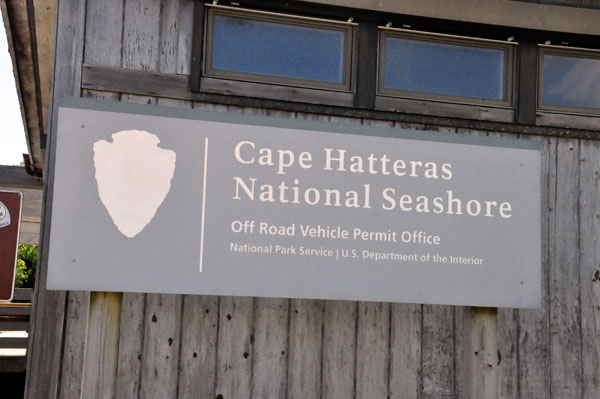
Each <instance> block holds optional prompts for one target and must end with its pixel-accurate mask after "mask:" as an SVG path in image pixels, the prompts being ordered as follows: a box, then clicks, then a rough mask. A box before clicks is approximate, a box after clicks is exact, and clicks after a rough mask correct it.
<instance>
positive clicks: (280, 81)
mask: <svg viewBox="0 0 600 399" xmlns="http://www.w3.org/2000/svg"><path fill="white" fill-rule="evenodd" d="M205 7H206V8H207V12H206V20H205V24H204V25H205V26H204V35H203V36H204V45H203V57H202V68H201V69H202V78H203V79H204V78H208V79H204V80H205V81H206V82H205V83H207V84H206V85H202V82H201V86H206V87H202V88H203V89H204V88H206V89H208V90H209V91H212V90H217V91H219V90H221V89H222V87H221V86H222V85H220V84H219V82H218V81H217V80H225V81H236V82H240V85H241V87H242V88H244V89H245V90H250V91H251V92H253V91H255V90H252V89H256V90H258V91H260V90H264V89H266V88H269V89H272V88H274V87H277V86H286V87H290V88H297V89H298V90H294V91H293V93H295V94H300V97H301V98H302V97H309V96H310V94H312V91H313V90H321V91H328V92H338V93H341V94H342V93H350V94H353V93H354V92H355V90H356V89H355V88H356V58H357V57H356V53H357V48H356V46H357V40H356V36H357V34H356V31H357V30H358V29H356V28H357V26H358V24H357V23H354V22H350V21H348V22H346V21H336V20H329V19H322V18H312V17H304V16H300V15H291V14H283V13H276V12H270V11H259V10H252V9H245V8H238V7H228V6H220V5H216V4H205ZM215 15H225V16H232V17H238V18H244V19H250V20H255V21H264V22H273V23H282V24H287V25H294V26H302V27H313V28H322V29H323V28H325V29H330V30H339V31H341V32H343V33H344V56H343V71H342V83H334V82H325V81H319V80H311V79H301V78H290V77H283V76H276V75H268V74H264V75H263V74H255V73H250V72H240V71H228V70H221V69H216V68H213V67H212V49H213V41H212V38H213V37H214V17H215ZM277 93H280V95H285V94H286V93H290V91H289V90H285V89H282V90H277V89H275V90H274V93H273V94H275V97H274V98H277V97H278V96H277ZM303 94H304V95H303Z"/></svg>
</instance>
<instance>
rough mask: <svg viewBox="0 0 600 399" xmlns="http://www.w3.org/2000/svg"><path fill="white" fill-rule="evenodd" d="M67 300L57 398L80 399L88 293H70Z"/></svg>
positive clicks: (88, 301)
mask: <svg viewBox="0 0 600 399" xmlns="http://www.w3.org/2000/svg"><path fill="white" fill-rule="evenodd" d="M67 298H68V300H67V321H66V324H65V335H64V338H63V340H64V349H63V356H62V374H61V380H60V388H59V389H60V391H59V392H60V393H59V397H60V398H61V399H63V398H64V399H78V398H79V397H81V389H82V385H83V373H82V370H83V359H84V352H85V340H86V336H87V321H88V311H89V306H90V293H89V292H84V291H70V292H69V293H68V296H67Z"/></svg>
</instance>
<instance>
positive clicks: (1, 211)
mask: <svg viewBox="0 0 600 399" xmlns="http://www.w3.org/2000/svg"><path fill="white" fill-rule="evenodd" d="M22 202H23V196H22V194H21V193H20V192H18V191H0V301H10V300H11V299H12V296H13V290H14V287H15V271H16V270H15V269H16V265H17V251H18V248H19V227H20V225H21V205H22Z"/></svg>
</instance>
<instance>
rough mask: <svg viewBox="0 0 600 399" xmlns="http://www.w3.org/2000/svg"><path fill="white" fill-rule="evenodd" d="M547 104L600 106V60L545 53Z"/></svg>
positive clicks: (545, 92) (545, 101)
mask: <svg viewBox="0 0 600 399" xmlns="http://www.w3.org/2000/svg"><path fill="white" fill-rule="evenodd" d="M543 87H544V104H549V105H563V106H568V107H584V108H600V60H598V59H590V58H576V57H564V56H558V55H550V54H545V55H544V86H543Z"/></svg>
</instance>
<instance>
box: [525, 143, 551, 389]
mask: <svg viewBox="0 0 600 399" xmlns="http://www.w3.org/2000/svg"><path fill="white" fill-rule="evenodd" d="M540 141H541V172H542V176H541V187H542V191H541V194H542V198H541V203H542V217H541V222H542V223H541V224H542V233H541V234H542V309H539V310H538V309H535V310H533V309H520V310H519V344H518V345H519V371H520V372H519V396H520V397H521V398H549V397H550V381H551V378H550V334H549V322H550V308H549V304H550V299H549V292H548V288H549V237H550V231H549V218H550V213H551V211H550V207H551V206H552V207H554V202H553V203H552V205H551V204H550V192H551V187H552V192H554V188H555V184H553V183H552V181H553V180H554V176H555V175H554V173H552V179H551V176H550V171H554V170H555V169H556V139H548V138H543V139H540Z"/></svg>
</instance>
